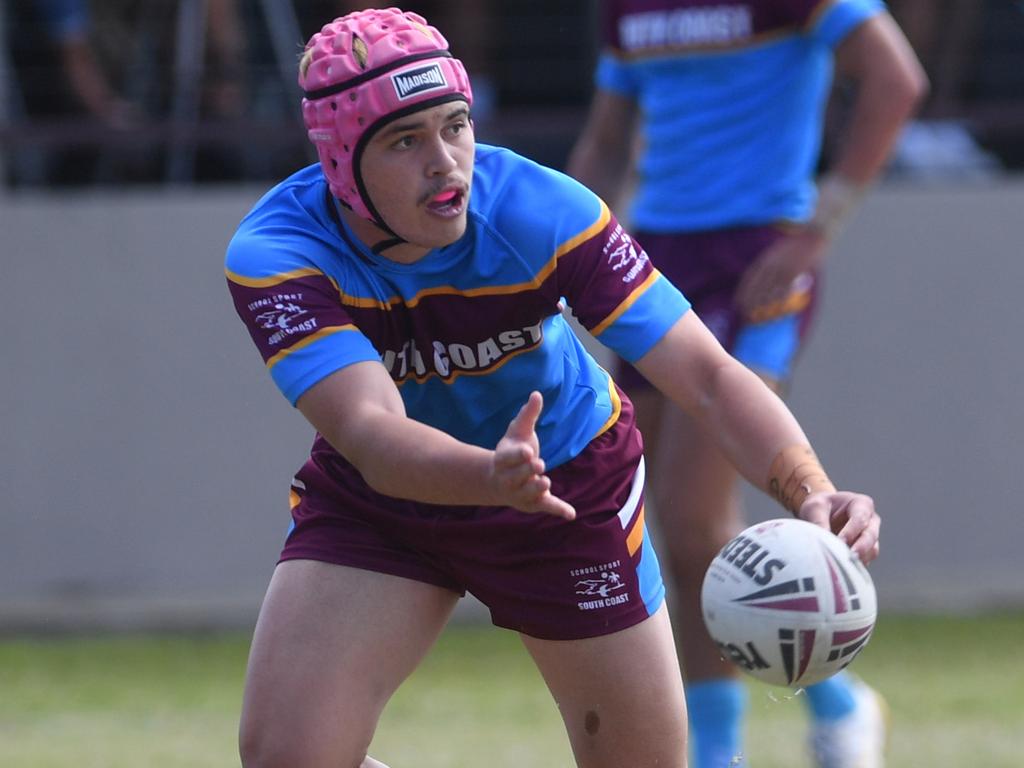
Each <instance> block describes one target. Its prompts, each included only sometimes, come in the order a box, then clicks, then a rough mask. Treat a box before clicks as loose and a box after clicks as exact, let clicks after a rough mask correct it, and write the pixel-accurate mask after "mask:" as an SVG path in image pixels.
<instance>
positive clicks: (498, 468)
mask: <svg viewBox="0 0 1024 768" xmlns="http://www.w3.org/2000/svg"><path fill="white" fill-rule="evenodd" d="M543 407H544V398H543V397H542V396H541V394H540V392H532V393H530V397H529V399H528V400H527V401H526V404H525V405H523V407H522V408H521V409H520V410H519V413H518V414H516V417H515V418H514V419H512V421H511V423H509V425H508V429H507V430H506V432H505V436H504V437H503V438H501V440H500V441H499V442H498V445H497V447H496V448H495V449H494V459H493V463H492V470H491V474H490V478H489V480H490V482H491V483H492V485H493V487H494V488H495V490H496V491H497V493H498V496H499V498H500V499H501V503H502V504H504V505H505V506H509V507H514V508H516V509H518V510H520V511H522V512H528V513H531V514H533V513H538V512H539V513H542V514H548V515H554V516H555V517H561V518H564V519H565V520H573V519H575V517H576V510H575V509H573V507H572V505H571V504H569V503H568V502H566V501H564V500H563V499H560V498H559V497H558V496H556V495H555V494H553V493H552V492H551V478H550V477H548V476H547V475H546V474H544V460H543V459H542V458H541V457H540V441H539V440H538V439H537V432H536V426H537V419H538V418H539V417H540V413H541V410H542V409H543Z"/></svg>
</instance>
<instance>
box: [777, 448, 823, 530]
mask: <svg viewBox="0 0 1024 768" xmlns="http://www.w3.org/2000/svg"><path fill="white" fill-rule="evenodd" d="M835 490H836V487H835V485H834V484H833V483H832V481H831V480H830V479H829V477H828V474H827V473H826V472H825V468H824V467H822V465H821V462H820V461H819V460H818V457H817V456H816V455H815V453H814V450H813V449H812V448H811V447H810V446H809V445H791V446H789V447H787V448H783V449H782V450H781V451H779V452H778V454H776V456H775V459H774V460H773V461H772V465H771V468H770V469H769V471H768V491H769V493H771V495H772V496H773V497H774V498H775V499H776V500H777V501H778V502H779V503H780V504H782V506H784V507H785V508H786V509H788V510H789V511H790V512H791V513H792V514H793V515H796V514H797V513H798V512H799V511H800V507H801V506H803V503H804V502H805V501H806V500H807V497H808V496H810V495H811V494H812V493H835Z"/></svg>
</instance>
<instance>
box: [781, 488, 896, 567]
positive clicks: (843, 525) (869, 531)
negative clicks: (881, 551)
mask: <svg viewBox="0 0 1024 768" xmlns="http://www.w3.org/2000/svg"><path fill="white" fill-rule="evenodd" d="M797 517H799V518H800V519H801V520H806V521H808V522H810V523H814V524H815V525H820V526H821V527H822V528H826V529H828V530H830V531H832V533H834V534H836V536H838V537H839V538H840V539H841V540H842V541H843V542H845V543H846V544H847V546H849V547H850V549H852V550H853V551H854V553H855V554H856V555H857V557H859V558H860V561H861V562H862V563H865V564H867V563H870V562H871V561H872V560H874V559H875V558H876V557H878V535H879V528H880V527H881V525H882V519H881V518H880V517H879V516H878V513H877V512H876V511H875V500H874V499H872V498H871V497H870V496H865V495H864V494H863V493H853V492H851V491H835V492H832V493H828V492H825V491H819V492H818V493H812V494H810V495H809V496H808V497H807V498H806V499H804V503H803V504H802V505H801V506H800V510H799V511H798V513H797Z"/></svg>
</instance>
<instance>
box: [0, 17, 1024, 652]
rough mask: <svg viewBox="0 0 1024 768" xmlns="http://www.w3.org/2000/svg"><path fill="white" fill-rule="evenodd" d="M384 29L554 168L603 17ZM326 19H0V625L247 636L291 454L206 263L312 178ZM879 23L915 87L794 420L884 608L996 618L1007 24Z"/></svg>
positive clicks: (1013, 274) (1010, 118)
mask: <svg viewBox="0 0 1024 768" xmlns="http://www.w3.org/2000/svg"><path fill="white" fill-rule="evenodd" d="M359 5H361V4H359ZM404 7H405V8H407V9H409V10H417V11H420V12H422V13H424V15H426V16H427V18H428V19H430V20H431V21H432V22H433V23H435V24H436V25H437V26H439V27H440V28H441V29H442V30H444V31H445V33H446V34H447V36H448V37H449V40H450V43H451V46H452V49H453V52H454V53H455V55H457V56H459V57H460V58H462V59H463V60H464V61H465V63H466V65H467V67H468V69H469V71H470V74H471V77H472V79H473V84H474V90H475V95H476V104H475V106H474V117H475V120H476V127H477V136H478V139H479V140H481V141H484V142H493V143H499V144H505V145H507V146H510V147H511V148H513V149H516V150H518V151H519V152H521V153H523V154H525V155H528V156H530V157H532V158H534V159H536V160H538V161H540V162H542V163H546V164H548V165H551V166H554V167H556V168H561V167H563V165H564V163H565V160H566V156H567V154H568V151H569V148H570V146H571V145H572V143H573V141H574V140H575V138H576V136H577V134H578V131H579V129H580V127H581V125H582V121H583V117H584V113H585V110H586V106H587V102H588V99H589V97H590V94H591V82H592V79H591V73H592V68H593V63H594V60H595V56H596V53H597V51H596V50H595V48H594V41H595V39H596V34H595V31H594V27H595V25H596V8H595V5H594V4H593V3H591V2H586V1H585V0H562V1H561V2H558V3H550V2H545V1H544V0H509V1H507V2H501V3H498V2H496V1H494V0H449V1H448V2H443V3H442V2H434V3H429V2H407V3H406V4H405V6H404ZM348 9H349V7H348V4H346V3H340V2H328V1H327V0H310V1H308V2H288V1H286V0H103V2H99V1H94V2H89V1H88V0H78V1H77V2H75V1H73V0H5V1H4V3H3V6H2V15H0V30H2V34H0V146H2V153H0V179H2V184H0V249H2V261H0V264H2V269H3V276H4V280H3V284H2V295H3V297H4V303H3V306H5V307H6V311H5V313H4V314H5V315H6V316H7V318H8V320H7V322H5V323H4V326H3V330H2V333H0V359H2V368H0V371H2V373H0V511H2V521H3V529H2V530H3V535H2V536H0V631H10V632H16V631H21V630H33V631H36V630H65V629H122V628H128V629H136V628H144V629H150V628H155V629H161V628H194V627H200V628H202V627H210V628H250V627H251V626H252V624H253V622H254V620H255V616H256V611H257V610H258V606H259V602H260V599H261V597H262V594H263V590H264V588H265V586H266V583H267V580H268V579H269V576H270V573H271V570H272V568H273V564H274V561H275V558H276V556H277V553H278V551H279V548H280V545H281V542H282V539H283V536H284V533H285V530H286V527H287V524H288V512H287V492H288V483H289V480H290V477H291V473H292V472H293V471H294V470H295V469H297V468H298V467H299V466H300V465H301V463H302V461H303V457H304V456H305V454H306V452H307V450H308V446H309V443H310V441H311V440H312V431H311V429H310V428H308V427H307V426H306V425H305V422H304V421H303V419H302V418H301V416H300V415H299V414H298V413H297V412H293V410H292V409H291V408H290V407H289V406H288V404H287V403H286V401H285V400H284V399H283V398H281V397H280V395H279V394H278V393H277V392H276V390H275V389H274V388H273V386H272V383H271V381H270V378H269V376H268V375H267V374H266V372H265V370H264V367H263V365H262V363H261V361H260V359H259V357H258V355H257V353H256V351H255V349H254V348H253V347H252V344H251V342H250V341H249V339H248V337H247V334H246V333H245V330H244V329H243V327H242V325H241V323H240V322H239V321H238V319H237V318H236V317H235V315H234V311H233V309H232V307H231V303H230V300H229V297H228V294H227V290H226V287H225V283H224V277H223V253H224V248H225V246H226V244H227V242H228V239H229V238H230V236H231V234H232V233H233V231H234V228H235V227H236V225H237V223H238V221H239V219H240V218H241V217H242V216H243V215H244V214H245V212H246V211H247V210H248V209H249V207H250V206H251V205H252V204H253V203H254V202H255V201H256V200H257V199H258V197H259V196H260V195H261V194H262V193H263V192H264V191H265V190H266V189H267V188H268V187H269V186H270V185H271V184H272V183H274V182H276V181H277V180H279V179H281V178H283V177H285V176H287V175H288V174H290V173H291V172H292V171H294V170H296V169H297V168H299V167H301V166H303V165H305V164H307V163H309V162H312V161H313V160H314V156H313V154H312V151H311V149H310V147H309V146H308V141H307V139H306V137H305V132H304V130H303V128H302V124H301V116H300V112H299V93H298V88H297V86H296V85H295V75H296V66H297V61H298V55H299V53H300V51H301V48H302V45H303V43H304V41H305V40H306V39H308V37H309V36H310V35H311V34H312V33H313V32H314V31H316V29H318V28H319V26H320V25H321V24H323V23H325V22H326V21H329V20H330V19H331V18H333V17H334V16H336V15H340V14H341V13H344V12H346V11H347V10H348ZM890 9H891V11H892V12H893V14H894V16H895V17H896V19H897V20H898V21H899V22H900V23H901V25H902V26H903V28H904V30H905V32H906V33H907V35H908V37H909V38H910V40H911V42H912V43H913V44H914V46H915V48H916V49H917V51H918V55H919V56H920V58H921V60H922V62H923V63H924V65H925V67H926V69H927V71H928V74H929V76H930V78H931V82H932V91H931V94H930V96H929V100H928V102H927V104H926V105H925V106H924V108H923V110H922V111H921V112H920V114H919V116H918V119H917V120H916V121H915V122H914V123H913V124H912V125H910V126H909V128H908V129H907V130H906V132H905V133H904V135H903V137H902V139H901V141H900V144H899V147H898V149H897V151H896V153H895V155H894V157H893V159H892V162H891V165H890V168H889V171H888V173H887V175H886V178H885V180H884V181H883V183H881V184H879V185H878V186H877V187H876V188H875V189H874V190H873V191H872V192H871V193H870V194H869V196H868V198H867V200H866V201H865V203H864V205H863V207H862V208H861V210H860V211H859V212H858V214H857V215H856V217H855V219H854V220H853V222H852V223H851V225H850V226H849V227H848V229H847V230H846V232H845V233H844V234H843V236H842V239H841V241H840V242H839V243H838V245H837V247H836V248H835V250H834V252H833V254H832V256H831V257H830V266H829V272H828V283H829V286H835V289H834V290H831V289H830V288H829V286H826V293H827V295H826V300H825V302H824V306H823V310H822V314H821V316H820V321H819V325H818V328H817V330H816V332H815V338H814V339H813V340H812V342H811V344H810V348H809V350H808V352H807V353H806V355H805V356H804V358H803V359H802V361H801V372H800V375H799V376H798V377H797V380H796V384H795V389H794V391H793V392H792V396H791V398H790V403H791V406H792V407H793V409H794V410H795V411H796V413H797V415H798V416H799V417H800V419H801V420H802V422H803V423H804V424H805V426H806V427H807V430H808V432H809V434H810V435H811V437H812V439H813V440H814V442H815V444H816V446H817V448H818V452H819V453H820V454H821V455H822V456H823V458H824V460H825V462H826V465H828V466H829V467H831V468H832V469H831V472H832V474H833V475H834V476H835V477H836V479H837V481H839V482H840V484H841V485H843V486H847V487H855V488H859V489H864V490H866V491H868V492H871V493H873V494H874V495H875V497H876V499H877V501H878V504H879V509H880V511H881V513H882V515H883V517H884V519H885V526H884V529H883V534H884V538H883V548H882V557H881V558H880V560H879V561H878V562H877V563H876V564H875V565H874V566H872V573H873V574H874V577H875V579H876V583H877V585H878V589H879V596H880V604H881V610H882V611H883V613H884V612H885V611H892V612H896V611H899V612H908V611H909V612H922V613H925V612H937V613H969V612H972V611H978V610H984V609H990V608H1003V607H1011V608H1020V607H1022V606H1024V567H1022V566H1021V551H1022V546H1021V537H1022V528H1021V524H1020V515H1019V493H1017V492H1016V491H1017V489H1016V488H1015V486H1013V482H1014V481H1015V480H1016V479H1017V478H1018V477H1019V476H1020V475H1021V473H1022V470H1024V448H1021V445H1020V435H1022V434H1024V415H1022V414H1024V408H1022V406H1021V401H1020V394H1019V393H1020V390H1021V382H1022V381H1024V362H1022V359H1021V357H1022V356H1021V355H1020V353H1019V352H1020V331H1021V329H1022V328H1024V323H1022V320H1024V317H1022V312H1021V289H1022V288H1024V258H1022V256H1024V176H1022V172H1024V3H1020V2H1010V1H1008V0H966V1H964V0H946V1H945V2H942V1H941V0H934V1H929V0H903V2H895V1H894V2H892V3H890ZM843 97H844V93H843V89H842V87H841V84H840V86H839V87H837V89H836V93H835V99H834V109H836V110H841V109H842V108H843ZM827 146H828V137H827V136H826V147H827ZM827 160H828V152H827V151H826V153H825V160H824V162H825V163H827ZM1014 350H1017V352H1014ZM750 509H751V513H752V516H753V519H758V518H764V517H774V516H779V513H780V510H779V509H778V508H777V507H774V506H773V505H772V504H770V503H769V502H768V500H767V499H755V498H754V497H753V496H752V497H751V504H750ZM464 602H466V603H467V606H466V608H465V611H464V615H465V616H467V617H470V616H476V615H477V613H478V611H475V609H474V607H473V605H472V603H470V602H468V601H464Z"/></svg>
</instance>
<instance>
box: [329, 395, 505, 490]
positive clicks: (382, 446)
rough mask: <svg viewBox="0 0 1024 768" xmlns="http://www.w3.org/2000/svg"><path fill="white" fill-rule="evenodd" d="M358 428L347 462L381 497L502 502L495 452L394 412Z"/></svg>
mask: <svg viewBox="0 0 1024 768" xmlns="http://www.w3.org/2000/svg"><path fill="white" fill-rule="evenodd" d="M355 429H357V430H358V432H357V434H355V435H349V436H347V439H346V440H345V443H346V444H347V448H346V450H345V451H344V454H345V458H347V459H348V460H349V461H350V462H352V464H353V465H354V466H355V467H356V469H358V470H359V473H360V474H361V475H362V476H363V479H364V480H366V482H367V484H368V485H369V486H370V487H371V488H373V489H374V490H375V491H377V492H378V493H382V494H384V495H386V496H394V497H396V498H400V499H411V500H414V501H422V502H427V503H429V504H470V505H472V504H498V503H500V502H501V500H500V499H499V498H498V497H497V495H496V493H495V492H494V490H493V486H492V483H491V482H490V476H491V472H492V467H493V461H492V456H493V452H492V451H489V450H487V449H485V448H480V447H478V446H474V445H469V444H468V443H463V442H460V441H459V440H456V439H455V438H453V437H451V436H450V435H448V434H445V433H444V432H442V431H440V430H438V429H434V428H433V427H430V426H428V425H426V424H422V423H420V422H417V421H414V420H412V419H409V418H408V417H406V416H404V415H399V414H393V413H379V414H376V415H374V417H373V419H372V420H370V421H367V422H366V423H364V424H362V425H360V426H358V427H355ZM325 437H327V439H328V440H329V441H330V439H331V438H330V436H329V435H325ZM339 442H340V441H339Z"/></svg>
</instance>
